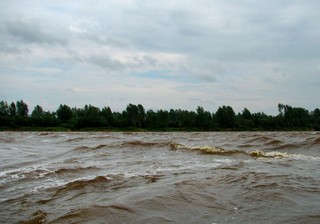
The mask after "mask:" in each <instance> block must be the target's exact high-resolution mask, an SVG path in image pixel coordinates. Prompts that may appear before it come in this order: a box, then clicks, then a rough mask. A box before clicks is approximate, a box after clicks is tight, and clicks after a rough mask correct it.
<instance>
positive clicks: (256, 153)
mask: <svg viewBox="0 0 320 224" xmlns="http://www.w3.org/2000/svg"><path fill="white" fill-rule="evenodd" d="M170 148H171V150H174V151H175V150H180V149H187V150H194V151H199V152H201V153H203V154H211V155H220V156H231V155H247V156H250V157H252V158H255V159H256V158H275V159H283V158H290V159H320V158H319V157H313V156H306V155H302V154H288V153H285V152H277V151H271V152H265V151H261V150H253V151H245V150H234V149H231V150H228V149H223V148H220V147H212V146H191V147H190V146H185V145H182V144H178V143H175V142H171V143H170Z"/></svg>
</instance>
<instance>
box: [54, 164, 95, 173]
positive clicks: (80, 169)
mask: <svg viewBox="0 0 320 224" xmlns="http://www.w3.org/2000/svg"><path fill="white" fill-rule="evenodd" d="M95 169H98V168H97V167H95V166H88V167H72V168H60V169H58V170H56V171H54V173H55V174H59V175H61V174H68V173H78V172H84V171H87V170H95Z"/></svg>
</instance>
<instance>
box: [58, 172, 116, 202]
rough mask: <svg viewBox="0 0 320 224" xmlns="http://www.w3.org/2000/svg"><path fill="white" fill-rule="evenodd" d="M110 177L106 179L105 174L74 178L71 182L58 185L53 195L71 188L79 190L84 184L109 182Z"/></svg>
mask: <svg viewBox="0 0 320 224" xmlns="http://www.w3.org/2000/svg"><path fill="white" fill-rule="evenodd" d="M109 181H110V179H108V178H107V177H105V176H97V177H95V178H93V179H80V180H74V181H72V182H69V183H67V184H65V185H63V186H60V187H59V188H58V189H57V190H56V191H55V193H54V195H53V197H55V196H56V195H59V194H61V193H66V192H69V191H72V190H79V189H82V188H84V187H86V186H91V185H94V184H98V183H106V182H109Z"/></svg>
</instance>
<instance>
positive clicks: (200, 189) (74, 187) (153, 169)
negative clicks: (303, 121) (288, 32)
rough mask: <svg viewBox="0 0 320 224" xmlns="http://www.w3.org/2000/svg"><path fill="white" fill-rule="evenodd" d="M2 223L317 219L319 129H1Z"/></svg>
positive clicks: (319, 208) (319, 215)
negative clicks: (119, 130)
mask: <svg viewBox="0 0 320 224" xmlns="http://www.w3.org/2000/svg"><path fill="white" fill-rule="evenodd" d="M0 153H1V157H0V158H1V159H0V223H184V224H185V223H205V224H206V223H207V224H213V223H215V224H218V223H320V133H319V132H173V133H172V132H168V133H166V132H165V133H159V132H139V133H135V132H134V133H131V132H124V133H122V132H48V133H47V132H41V133H38V132H0Z"/></svg>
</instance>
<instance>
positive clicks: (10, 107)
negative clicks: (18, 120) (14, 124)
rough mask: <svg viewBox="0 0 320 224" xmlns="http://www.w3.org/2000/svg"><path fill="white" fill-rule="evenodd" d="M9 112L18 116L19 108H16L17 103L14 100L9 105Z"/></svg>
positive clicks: (12, 115)
mask: <svg viewBox="0 0 320 224" xmlns="http://www.w3.org/2000/svg"><path fill="white" fill-rule="evenodd" d="M9 113H10V116H11V117H14V116H16V114H17V108H16V104H15V103H14V102H12V103H11V104H10V106H9Z"/></svg>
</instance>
